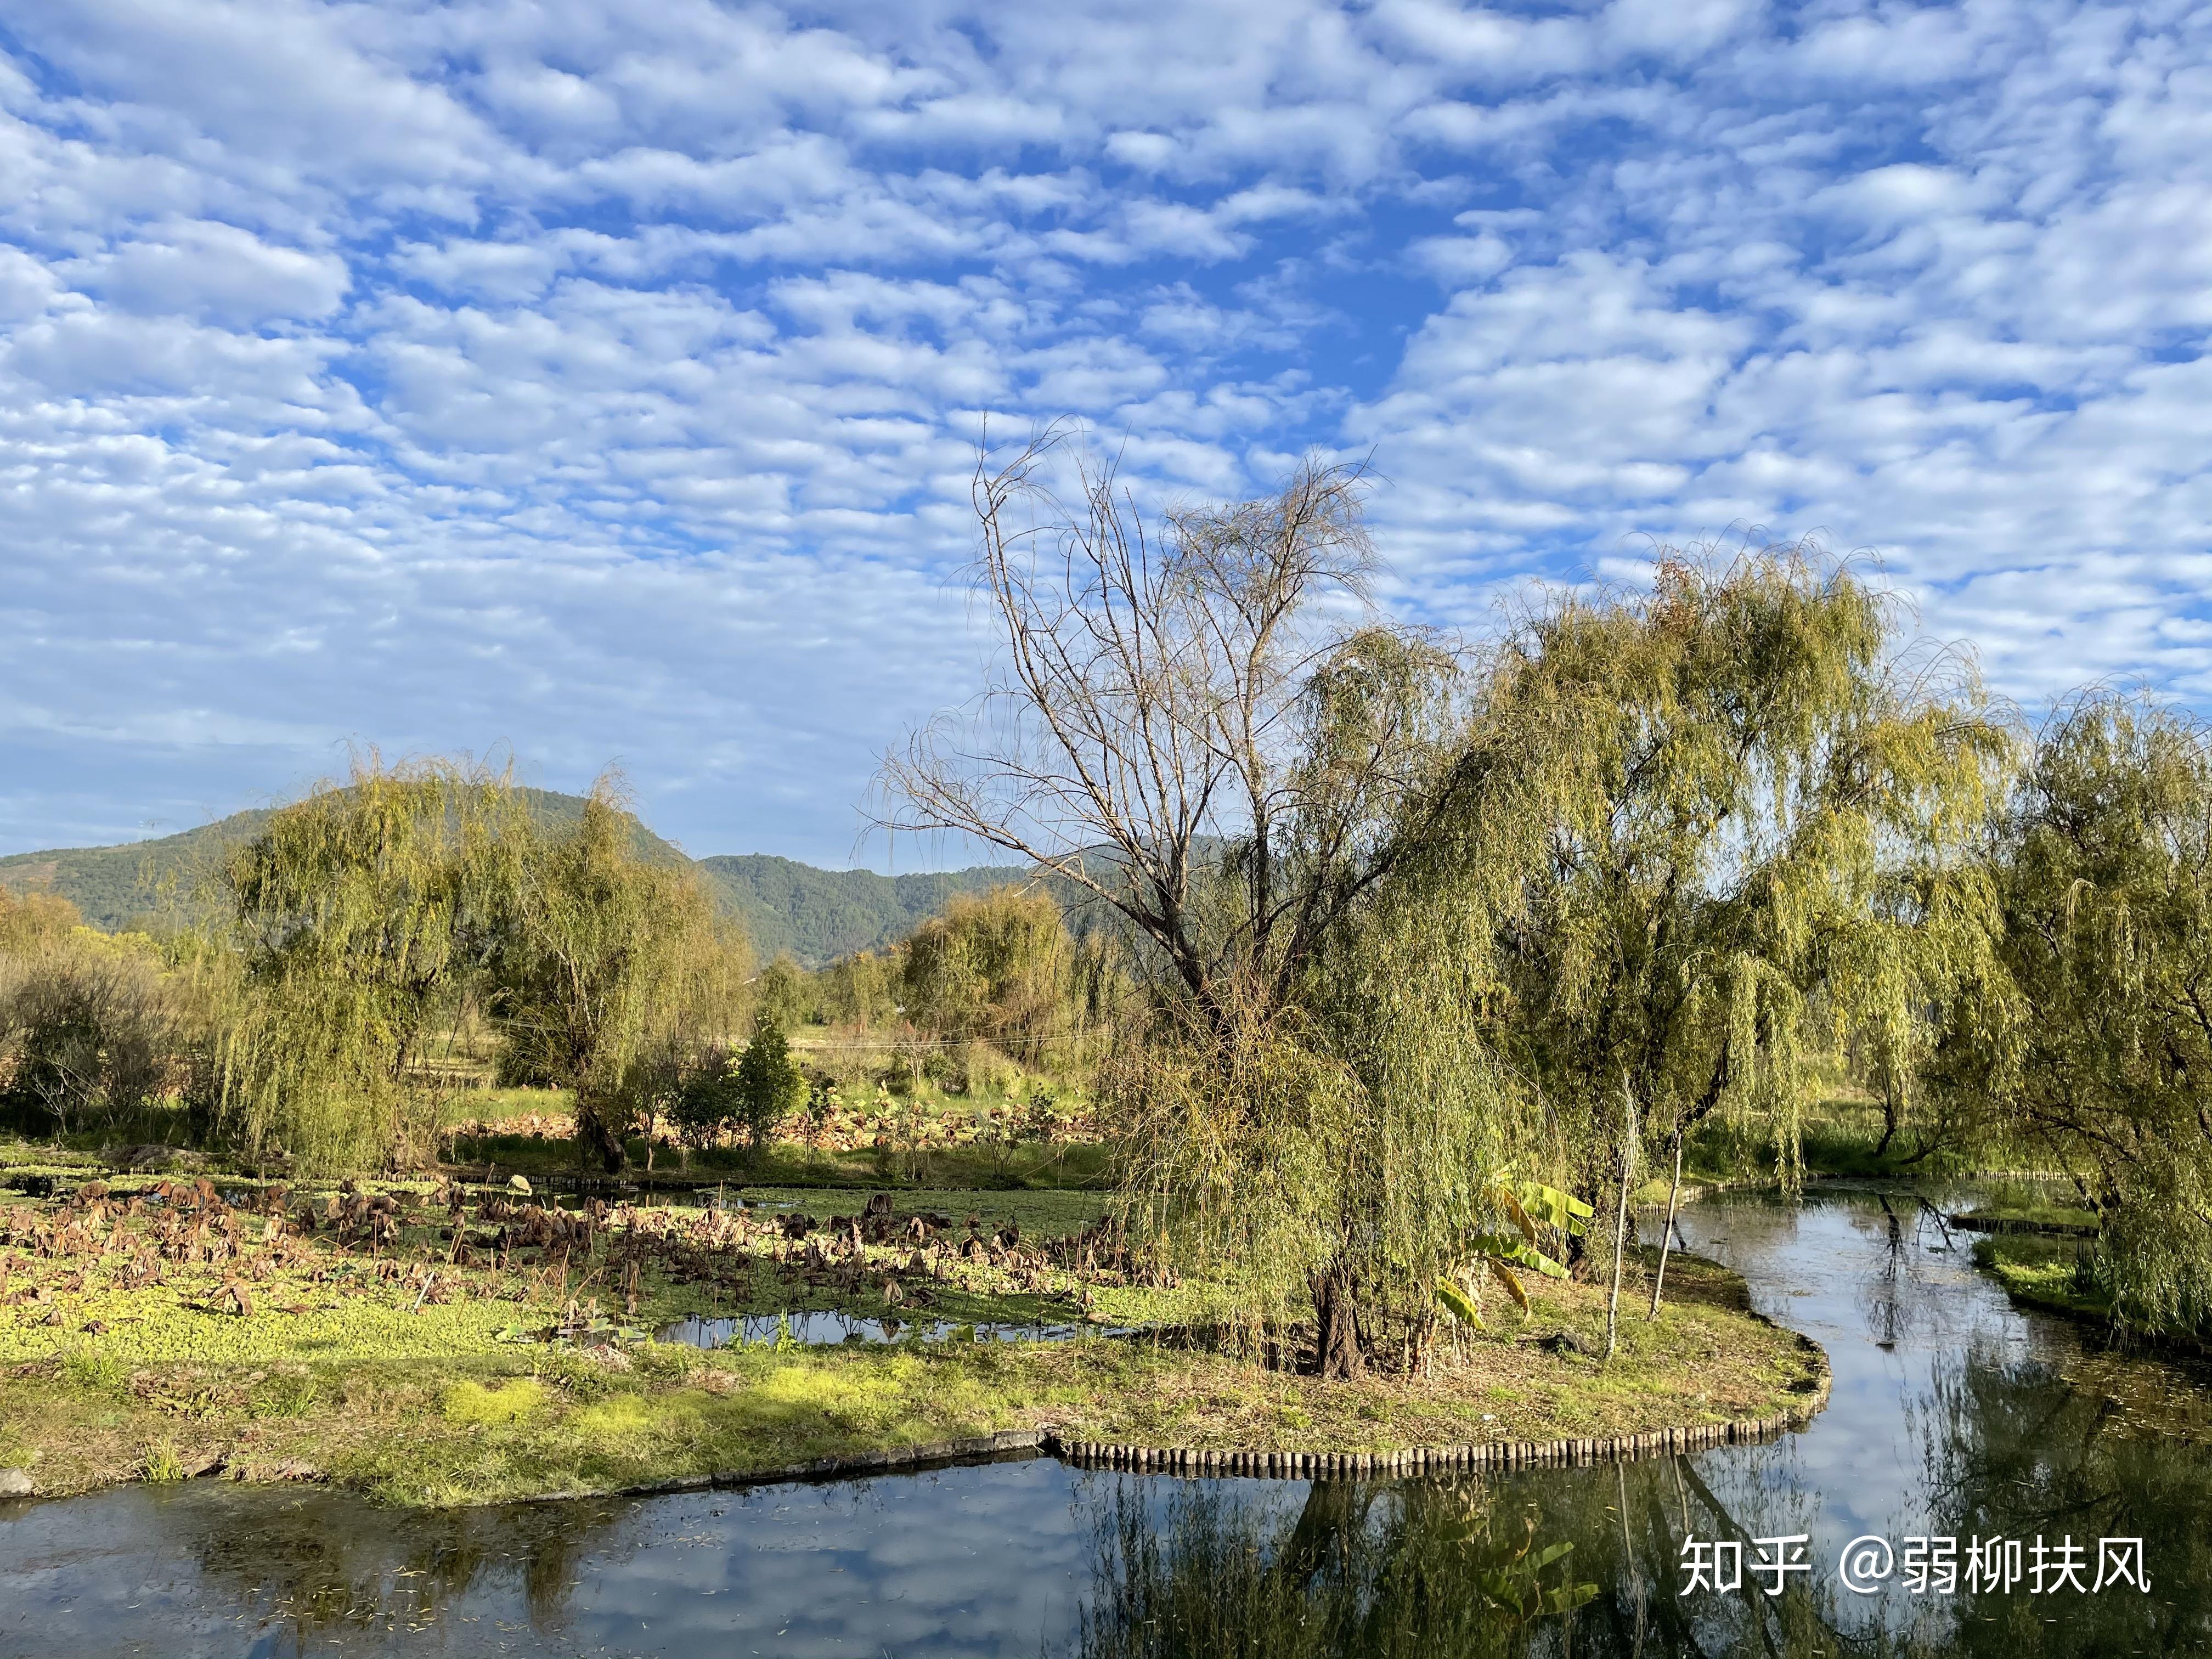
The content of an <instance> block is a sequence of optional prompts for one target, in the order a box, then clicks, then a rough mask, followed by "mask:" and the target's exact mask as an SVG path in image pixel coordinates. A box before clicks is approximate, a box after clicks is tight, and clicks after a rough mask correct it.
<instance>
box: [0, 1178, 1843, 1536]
mask: <svg viewBox="0 0 2212 1659" xmlns="http://www.w3.org/2000/svg"><path fill="white" fill-rule="evenodd" d="M104 1184H106V1186H107V1187H108V1190H107V1191H106V1192H105V1193H104V1194H100V1193H96V1192H95V1190H94V1187H93V1186H92V1185H90V1184H86V1183H82V1182H80V1183H79V1184H78V1185H77V1186H76V1188H75V1190H74V1192H73V1193H72V1192H70V1191H66V1190H65V1191H64V1192H61V1193H58V1194H55V1195H53V1196H51V1197H49V1198H46V1199H45V1200H41V1201H39V1202H36V1203H31V1202H19V1203H15V1204H13V1205H8V1206H4V1207H0V1237H4V1241H5V1242H4V1243H0V1377H4V1378H5V1384H4V1386H0V1468H15V1469H22V1470H26V1471H27V1474H28V1478H29V1480H30V1481H31V1483H32V1484H33V1486H34V1487H35V1489H36V1490H37V1491H39V1492H47V1493H58V1492H76V1491H82V1490H86V1489H88V1488H91V1487H94V1486H100V1485H104V1484H109V1483H113V1482H117V1481H123V1480H173V1479H182V1478H187V1477H189V1476H191V1475H195V1474H223V1475H227V1476H229V1477H231V1478H236V1479H244V1480H283V1479H310V1478H312V1479H322V1480H332V1481H336V1482H338V1483H342V1484H343V1485H346V1486H352V1487H355V1488H358V1489H361V1490H363V1491H366V1492H371V1493H373V1494H374V1495H376V1496H378V1497H380V1498H383V1499H386V1500H387V1501H390V1502H393V1503H397V1504H453V1503H463V1502H473V1501H485V1500H492V1499H498V1498H521V1497H526V1496H529V1495H532V1494H536V1493H544V1492H562V1491H578V1490H610V1489H614V1488H618V1487H623V1486H634V1485H639V1484H643V1483H647V1482H651V1481H655V1480H665V1479H671V1478H674V1477H678V1476H683V1475H688V1474H709V1473H725V1472H732V1471H742V1470H746V1469H764V1468H781V1467H784V1466H787V1465H788V1464H791V1463H793V1462H802V1461H808V1460H811V1459H816V1458H821V1457H827V1456H836V1455H849V1454H852V1453H856V1452H861V1451H869V1450H877V1449H885V1448H890V1447H896V1446H903V1445H915V1444H922V1443H931V1442H936V1441H941V1440H945V1439H954V1438H963V1437H971V1436H975V1435H980V1434H983V1433H987V1432H990V1431H994V1430H1000V1429H1008V1428H1025V1427H1031V1426H1035V1425H1041V1424H1047V1423H1049V1424H1053V1425H1058V1426H1060V1428H1061V1429H1062V1431H1064V1432H1065V1433H1066V1434H1068V1435H1069V1436H1071V1437H1080V1438H1087V1439H1096V1440H1111V1441H1120V1442H1127V1443H1156V1444H1164V1445H1175V1446H1186V1447H1200V1448H1219V1449H1302V1450H1322V1449H1325V1450H1340V1451H1385V1450H1394V1449H1403V1448H1406V1447H1409V1446H1416V1445H1429V1444H1437V1443H1456V1442H1467V1441H1476V1440H1483V1439H1490V1438H1498V1439H1546V1438H1554V1437H1562V1436H1569V1435H1577V1436H1587V1435H1601V1434H1615V1433H1626V1432H1630V1431H1638V1430H1642V1429H1646V1428H1656V1427H1662V1426H1671V1425H1686V1424H1692V1423H1705V1422H1719V1421H1726V1420H1729V1419H1737V1418H1742V1417H1747V1416H1758V1415H1763V1414H1766V1413H1771V1412H1774V1411H1778V1410H1781V1409H1783V1408H1784V1407H1786V1406H1788V1405H1789V1404H1790V1403H1792V1402H1793V1401H1802V1398H1803V1393H1802V1390H1803V1389H1804V1388H1805V1387H1806V1386H1807V1385H1808V1383H1809V1379H1810V1378H1811V1377H1812V1376H1813V1375H1814V1370H1815V1368H1816V1365H1817V1357H1816V1356H1813V1355H1809V1354H1808V1352H1806V1351H1805V1350H1803V1349H1802V1347H1801V1346H1799V1345H1798V1343H1797V1342H1796V1340H1795V1339H1794V1338H1792V1337H1791V1336H1790V1335H1789V1334H1787V1333H1784V1332H1782V1331H1779V1330H1778V1329H1776V1328H1773V1327H1772V1326H1770V1325H1768V1324H1765V1322H1760V1321H1759V1320H1757V1319H1754V1318H1753V1317H1752V1316H1749V1315H1748V1314H1747V1312H1745V1311H1744V1306H1743V1298H1742V1286H1741V1281H1739V1280H1737V1279H1735V1277H1734V1276H1733V1275H1730V1274H1729V1273H1725V1272H1724V1271H1723V1270H1722V1269H1720V1268H1718V1267H1713V1266H1711V1265H1710V1264H1703V1263H1698V1262H1695V1261H1686V1260H1684V1259H1683V1258H1681V1257H1680V1256H1679V1255H1678V1256H1677V1257H1676V1258H1675V1261H1676V1263H1677V1264H1678V1265H1676V1266H1673V1267H1670V1268H1669V1270H1668V1285H1669V1288H1670V1290H1671V1291H1674V1297H1673V1299H1672V1300H1671V1301H1670V1304H1669V1306H1668V1310H1666V1312H1665V1314H1664V1315H1663V1316H1662V1318H1661V1319H1660V1320H1659V1321H1658V1322H1656V1323H1654V1324H1647V1323H1645V1322H1644V1320H1643V1319H1642V1317H1641V1316H1640V1314H1637V1313H1632V1314H1631V1315H1630V1316H1628V1317H1627V1318H1626V1320H1625V1321H1624V1327H1623V1334H1624V1341H1623V1346H1622V1350H1621V1352H1620V1354H1619V1355H1618V1356H1617V1357H1616V1358H1614V1359H1613V1361H1612V1362H1611V1363H1610V1364H1601V1363H1600V1362H1599V1361H1597V1360H1596V1359H1595V1358H1591V1357H1589V1352H1583V1351H1582V1350H1592V1351H1594V1350H1595V1349H1596V1348H1598V1347H1599V1346H1601V1340H1602V1330H1603V1321H1604V1305H1603V1296H1602V1293H1601V1291H1600V1290H1598V1289H1597V1288H1596V1287H1594V1286H1585V1285H1544V1286H1543V1287H1542V1288H1541V1291H1540V1293H1539V1294H1538V1295H1537V1296H1536V1297H1535V1299H1534V1305H1533V1307H1532V1308H1531V1310H1529V1312H1528V1314H1526V1315H1525V1316H1524V1315H1519V1314H1510V1315H1508V1316H1505V1317H1504V1318H1501V1319H1500V1320H1499V1321H1498V1322H1497V1323H1496V1325H1495V1328H1493V1330H1492V1332H1490V1333H1487V1334H1479V1335H1470V1336H1468V1337H1467V1338H1464V1339H1462V1340H1461V1342H1460V1343H1459V1344H1458V1345H1457V1346H1456V1347H1455V1348H1454V1349H1453V1350H1452V1351H1450V1352H1445V1353H1443V1354H1442V1355H1440V1356H1439V1358H1438V1361H1437V1364H1436V1365H1435V1366H1434V1367H1433V1368H1432V1374H1431V1375H1430V1376H1425V1377H1419V1378H1402V1377H1374V1378H1370V1379H1367V1380H1364V1381H1362V1382H1358V1383H1333V1384H1325V1383H1321V1382H1319V1381H1318V1380H1317V1379H1316V1378H1313V1377H1311V1376H1304V1375H1302V1374H1298V1373H1296V1372H1293V1371H1288V1370H1269V1369H1266V1368H1263V1367H1262V1366H1261V1365H1259V1364H1255V1363H1253V1362H1251V1361H1249V1360H1245V1359H1241V1358H1234V1357H1231V1356H1229V1355H1225V1354H1222V1353H1218V1352H1209V1351H1205V1350H1202V1349H1197V1348H1193V1347H1188V1346H1176V1345H1173V1344H1170V1343H1167V1342H1161V1341H1155V1340H1152V1339H1151V1338H1136V1339H1127V1340H1113V1339H1107V1338H1103V1337H1098V1338H1085V1339H1081V1340H1075V1341H1072V1342H1063V1343H1056V1344H1031V1343H1023V1344H1009V1343H997V1342H988V1341H983V1342H979V1341H975V1340H972V1339H970V1338H969V1336H968V1335H967V1334H966V1333H964V1332H959V1331H956V1332H954V1333H953V1334H950V1335H946V1336H945V1338H944V1340H915V1334H917V1333H920V1332H922V1331H925V1330H936V1329H939V1328H941V1326H942V1325H943V1323H944V1322H949V1321H981V1320H984V1319H990V1318H1004V1319H1014V1320H1024V1321H1026V1320H1031V1319H1036V1318H1045V1319H1051V1320H1054V1321H1058V1322H1079V1321H1080V1320H1081V1319H1082V1318H1083V1317H1084V1316H1085V1306H1084V1304H1086V1303H1088V1304H1090V1305H1089V1308H1088V1312H1089V1315H1090V1316H1091V1317H1092V1318H1094V1319H1099V1320H1110V1321H1115V1322H1130V1321H1136V1320H1148V1321H1158V1320H1171V1319H1173V1318H1174V1317H1175V1316H1176V1313H1177V1311H1178V1310H1179V1308H1180V1307H1182V1306H1183V1305H1186V1304H1187V1299H1188V1297H1189V1296H1190V1294H1191V1293H1190V1292H1189V1291H1188V1289H1187V1288H1179V1287H1174V1286H1171V1285H1160V1284H1158V1282H1156V1281H1155V1280H1154V1279H1152V1277H1151V1276H1149V1275H1147V1274H1146V1273H1145V1272H1144V1270H1143V1269H1142V1267H1141V1264H1140V1263H1139V1262H1137V1261H1134V1260H1133V1259H1132V1258H1130V1257H1128V1256H1127V1255H1126V1253H1122V1252H1121V1251H1119V1250H1118V1249H1117V1248H1116V1247H1115V1243H1114V1241H1113V1237H1112V1235H1111V1233H1110V1231H1107V1230H1101V1229H1099V1228H1097V1226H1095V1225H1094V1224H1093V1216H1092V1213H1091V1210H1092V1207H1093V1206H1089V1205H1085V1204H1079V1203H1074V1202H1070V1201H1069V1200H1073V1199H1074V1198H1075V1197H1076V1195H1073V1194H1067V1195H1016V1197H1017V1201H1018V1203H1019V1204H1020V1206H1021V1208H1022V1209H1023V1210H1024V1213H1007V1214H994V1213H990V1212H987V1210H982V1211H979V1210H977V1209H973V1208H966V1207H963V1206H969V1205H971V1204H973V1205H981V1204H984V1203H986V1202H987V1200H996V1199H1002V1198H1006V1197H1007V1196H1008V1195H1005V1194H982V1193H969V1194H961V1193H944V1194H915V1195H914V1196H915V1199H916V1200H917V1202H916V1203H915V1205H914V1206H913V1208H912V1210H911V1212H909V1211H908V1206H906V1205H904V1204H902V1205H901V1206H900V1211H901V1213H899V1214H898V1215H896V1216H893V1217H890V1218H883V1217H878V1218H874V1219H873V1220H872V1222H871V1223H870V1224H869V1227H870V1228H871V1229H872V1231H873V1233H874V1234H877V1235H891V1234H896V1235H897V1236H896V1237H882V1238H878V1237H873V1236H872V1237H865V1238H861V1239H857V1240H856V1239H854V1237H853V1224H852V1223H851V1222H850V1221H842V1225H841V1218H840V1217H837V1216H833V1215H829V1214H824V1213H822V1212H823V1211H824V1210H826V1209H827V1208H828V1207H829V1206H826V1205H823V1204H822V1203H821V1202H820V1201H819V1200H821V1199H822V1197H823V1195H822V1194H803V1195H801V1194H794V1195H793V1196H794V1197H801V1198H803V1199H804V1200H806V1201H809V1202H811V1203H813V1204H814V1206H815V1213H814V1218H815V1220H816V1221H817V1224H818V1225H816V1226H814V1227H813V1228H811V1229H805V1230H802V1231H799V1232H798V1236H796V1237H787V1233H789V1232H791V1231H793V1230H794V1229H799V1226H800V1224H799V1223H798V1222H797V1221H795V1220H787V1219H786V1217H787V1216H789V1215H791V1214H792V1213H793V1212H754V1213H753V1214H751V1215H749V1216H731V1215H729V1214H726V1213H724V1212H716V1211H711V1210H710V1211H668V1210H620V1209H618V1210H607V1211H602V1212H591V1213H586V1214H571V1215H568V1216H566V1217H557V1216H556V1215H555V1214H553V1213H551V1212H547V1211H544V1210H543V1209H541V1208H539V1207H538V1206H536V1205H534V1204H532V1203H530V1202H528V1201H527V1200H524V1199H522V1198H521V1196H520V1194H516V1195H513V1197H512V1198H510V1197H507V1196H504V1195H500V1194H489V1195H483V1196H480V1197H471V1198H469V1199H467V1200H465V1204H464V1206H463V1208H462V1210H461V1212H460V1213H459V1218H458V1226H456V1225H455V1215H454V1211H453V1208H452V1207H451V1199H452V1196H453V1194H452V1193H451V1191H450V1189H448V1190H447V1191H444V1192H441V1193H428V1192H424V1191H422V1190H419V1189H415V1188H397V1189H391V1190H381V1191H378V1192H373V1193H372V1192H368V1191H365V1190H362V1191H356V1192H354V1193H350V1194H344V1193H332V1194H313V1195H300V1194H287V1195H284V1196H283V1198H282V1199H279V1198H278V1197H276V1196H275V1195H273V1194H271V1191H270V1189H269V1188H251V1189H248V1188H232V1189H230V1190H231V1192H232V1195H233V1196H234V1197H235V1198H236V1199H238V1200H240V1201H239V1202H236V1203H230V1202H226V1201H225V1200H224V1197H223V1195H222V1194H221V1193H218V1192H216V1191H215V1190H214V1189H213V1188H211V1187H208V1186H201V1185H197V1184H194V1185H192V1186H189V1187H187V1186H185V1185H183V1184H182V1183H171V1184H170V1185H168V1186H167V1188H163V1187H161V1185H159V1184H157V1183H156V1182H154V1181H153V1180H151V1179H150V1178H145V1177H141V1178H137V1179H136V1180H131V1179H127V1178H125V1177H121V1176H118V1177H115V1178H114V1179H113V1180H112V1181H111V1182H107V1183H104ZM1038 1200H1048V1201H1047V1202H1045V1203H1043V1204H1040V1203H1039V1201H1038ZM1054 1206H1056V1208H1055V1207H1054ZM1000 1207H1001V1208H1004V1207H1006V1206H1004V1205H1002V1206H1000ZM848 1214H849V1212H848ZM971 1214H972V1215H974V1216H975V1224H974V1225H972V1226H971V1225H969V1215H971ZM932 1216H935V1217H937V1218H939V1219H941V1220H944V1221H949V1222H950V1223H951V1225H949V1226H942V1227H937V1228H935V1229H934V1231H930V1232H929V1236H928V1237H926V1238H917V1237H915V1235H914V1234H913V1232H912V1231H911V1230H912V1227H913V1225H914V1224H915V1221H916V1220H920V1222H921V1226H922V1228H923V1229H924V1230H925V1231H928V1230H930V1229H931V1228H932V1225H933V1224H932V1222H931V1220H930V1219H929V1218H930V1217H932ZM1079 1227H1084V1228H1089V1229H1090V1231H1088V1232H1087V1233H1086V1234H1085V1237H1083V1239H1081V1240H1071V1238H1070V1237H1069V1236H1070V1235H1071V1234H1072V1233H1073V1231H1074V1230H1075V1229H1077V1228H1079ZM823 1307H842V1308H846V1309H849V1310H854V1311H859V1312H869V1313H872V1314H874V1315H876V1316H884V1315H885V1314H887V1313H891V1312H892V1311H893V1310H894V1309H896V1313H897V1315H898V1316H903V1317H906V1318H908V1319H909V1320H921V1321H926V1322H927V1323H926V1324H925V1323H913V1324H909V1326H908V1340H902V1341H901V1342H899V1343H896V1344H891V1345H869V1346H860V1345H846V1346H838V1347H835V1348H827V1349H821V1348H817V1349H802V1348H799V1347H797V1346H795V1345H789V1344H769V1345H756V1346H752V1347H750V1348H742V1349H735V1350H731V1349H718V1350H713V1351H702V1350H699V1349H696V1348H692V1347H689V1346H684V1345H682V1344H677V1343H668V1342H659V1341H655V1340H651V1339H650V1337H649V1336H647V1334H646V1333H648V1332H650V1331H652V1330H653V1329H654V1328H658V1327H659V1325H660V1324H662V1323H663V1322H666V1321H668V1320H671V1319H674V1318H676V1317H678V1316H681V1315H683V1314H686V1313H703V1314H717V1313H723V1314H728V1313H737V1312H748V1311H750V1312H757V1311H765V1310H775V1309H780V1308H781V1309H791V1310H801V1309H808V1308H823ZM1561 1333H1569V1334H1571V1335H1572V1337H1573V1339H1574V1340H1573V1341H1571V1342H1561V1341H1559V1340H1557V1339H1558V1338H1559V1335H1560V1334H1561Z"/></svg>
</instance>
